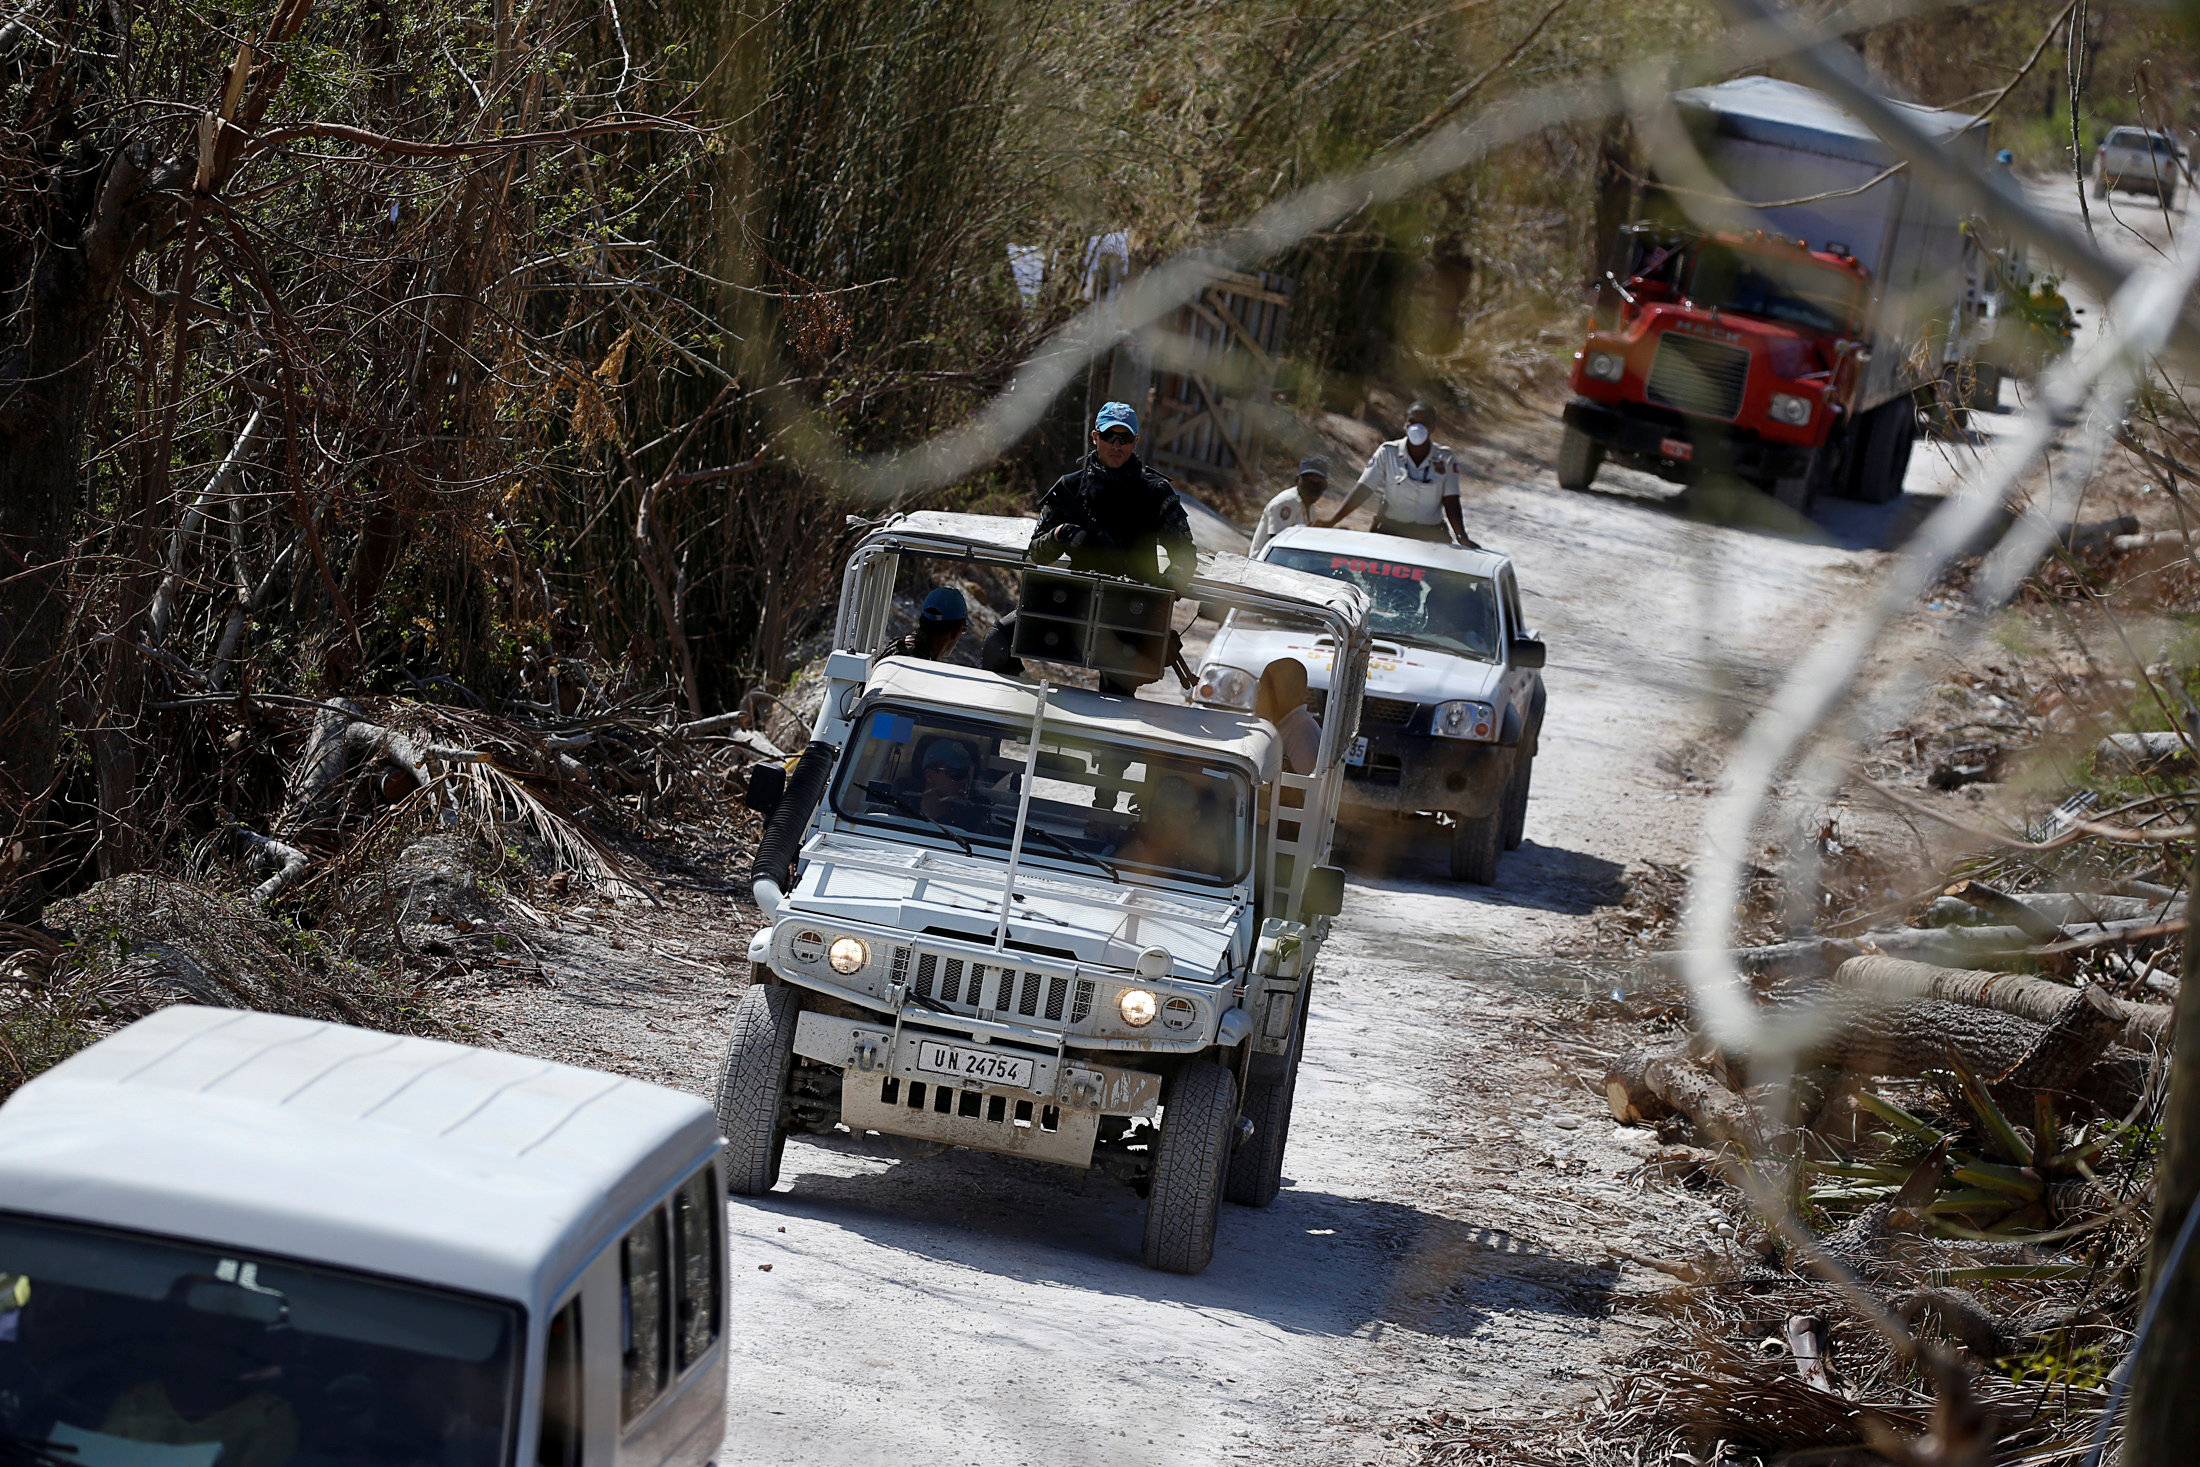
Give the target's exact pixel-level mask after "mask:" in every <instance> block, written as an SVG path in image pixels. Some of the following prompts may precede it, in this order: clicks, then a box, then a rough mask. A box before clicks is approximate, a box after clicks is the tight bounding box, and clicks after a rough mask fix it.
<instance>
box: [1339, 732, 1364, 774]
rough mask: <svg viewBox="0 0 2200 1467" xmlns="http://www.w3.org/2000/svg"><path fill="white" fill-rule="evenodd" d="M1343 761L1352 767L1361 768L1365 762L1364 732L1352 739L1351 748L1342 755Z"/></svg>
mask: <svg viewBox="0 0 2200 1467" xmlns="http://www.w3.org/2000/svg"><path fill="white" fill-rule="evenodd" d="M1344 762H1345V763H1347V764H1349V765H1351V766H1352V767H1353V768H1354V769H1358V768H1361V767H1362V766H1364V765H1365V764H1366V763H1367V735H1366V734H1361V735H1360V736H1359V737H1358V738H1356V739H1354V740H1353V741H1352V749H1351V751H1350V752H1349V753H1347V754H1346V755H1345V756H1344Z"/></svg>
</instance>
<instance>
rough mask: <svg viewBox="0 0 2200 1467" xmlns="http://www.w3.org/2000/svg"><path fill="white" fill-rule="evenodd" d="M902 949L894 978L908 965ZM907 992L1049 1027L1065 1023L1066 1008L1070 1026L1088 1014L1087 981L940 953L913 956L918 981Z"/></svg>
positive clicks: (953, 1006) (1090, 991) (963, 1008)
mask: <svg viewBox="0 0 2200 1467" xmlns="http://www.w3.org/2000/svg"><path fill="white" fill-rule="evenodd" d="M905 951H906V950H905V949H902V948H896V949H895V950H894V953H895V958H894V972H895V976H896V977H897V979H898V978H899V977H900V975H901V974H902V973H903V972H904V971H906V969H907V966H908V964H907V960H906V959H905V958H904V957H903V956H902V955H903V953H904V952H905ZM909 991H910V992H911V993H914V994H915V995H916V996H917V997H919V998H927V999H930V1000H931V1001H932V1002H934V1003H936V1004H941V1005H943V1006H945V1007H947V1008H951V1009H954V1010H956V1011H957V1012H959V1013H970V1014H975V1013H978V1012H980V1011H981V1010H983V1011H987V1012H992V1013H998V1014H1002V1015H1004V1016H1005V1015H1010V1014H1013V1015H1015V1016H1016V1017H1018V1018H1022V1019H1037V1020H1041V1021H1043V1022H1046V1023H1053V1024H1059V1023H1061V1022H1063V1019H1064V1011H1065V1010H1066V1011H1067V1018H1068V1022H1070V1023H1072V1024H1081V1023H1083V1022H1084V1021H1085V1020H1086V1019H1088V1018H1090V1017H1091V1016H1092V995H1093V982H1092V980H1091V979H1090V978H1075V979H1072V978H1069V977H1066V976H1064V975H1062V974H1060V973H1033V972H1030V971H1028V970H1022V969H1018V968H1015V967H1013V966H1011V965H1009V964H1006V963H973V962H969V961H967V960H966V959H963V958H943V957H941V956H940V955H939V954H938V953H919V954H917V961H916V977H915V978H914V979H913V980H911V982H910V985H909Z"/></svg>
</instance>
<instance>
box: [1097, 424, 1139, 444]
mask: <svg viewBox="0 0 2200 1467" xmlns="http://www.w3.org/2000/svg"><path fill="white" fill-rule="evenodd" d="M1100 441H1101V442H1102V443H1136V442H1137V441H1138V435H1137V434H1136V433H1133V432H1131V431H1129V430H1128V429H1125V428H1111V429H1109V430H1108V431H1107V432H1105V433H1103V434H1101V435H1100Z"/></svg>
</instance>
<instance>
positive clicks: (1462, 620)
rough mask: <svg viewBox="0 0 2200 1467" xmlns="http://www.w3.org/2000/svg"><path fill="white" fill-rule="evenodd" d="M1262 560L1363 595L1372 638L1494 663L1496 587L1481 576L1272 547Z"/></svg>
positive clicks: (1329, 553)
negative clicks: (1368, 609) (1341, 584)
mask: <svg viewBox="0 0 2200 1467" xmlns="http://www.w3.org/2000/svg"><path fill="white" fill-rule="evenodd" d="M1262 558H1263V559H1264V560H1266V561H1267V562H1268V563H1269V564H1270V565H1282V566H1289V567H1290V568H1291V569H1292V570H1298V571H1310V572H1312V573H1313V574H1315V575H1317V576H1327V577H1329V578H1330V579H1331V580H1333V581H1350V582H1351V583H1352V584H1353V585H1355V586H1358V587H1359V588H1360V589H1361V590H1363V591H1365V592H1367V597H1368V600H1369V601H1371V602H1373V603H1374V605H1373V609H1372V611H1371V613H1370V615H1369V618H1368V623H1369V627H1370V629H1371V630H1372V631H1373V632H1374V633H1375V635H1376V636H1377V637H1380V638H1384V639H1386V640H1389V641H1394V642H1404V643H1406V644H1407V645H1408V646H1412V647H1426V648H1428V649H1429V650H1431V651H1435V652H1451V653H1456V654H1457V655H1459V656H1461V657H1472V658H1474V659H1475V660H1476V661H1478V662H1495V661H1497V588H1496V587H1495V586H1493V585H1491V584H1490V582H1489V580H1488V579H1487V578H1486V577H1483V576H1470V575H1467V574H1466V573H1464V572H1462V571H1449V570H1440V569H1438V568H1437V567H1435V566H1427V565H1407V564H1405V563H1404V562H1402V561H1392V560H1382V559H1367V558H1364V557H1361V556H1356V555H1338V554H1335V553H1333V552H1331V551H1327V550H1309V549H1306V548H1304V547H1297V546H1281V545H1279V546H1276V547H1275V548H1273V549H1271V550H1270V551H1269V552H1268V553H1267V555H1265V556H1263V557H1262Z"/></svg>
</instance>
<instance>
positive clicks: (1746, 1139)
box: [1643, 1050, 1770, 1156]
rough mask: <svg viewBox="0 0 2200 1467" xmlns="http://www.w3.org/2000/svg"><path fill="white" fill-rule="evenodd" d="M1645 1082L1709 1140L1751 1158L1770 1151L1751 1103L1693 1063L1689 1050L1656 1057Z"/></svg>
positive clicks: (1647, 1066) (1645, 1069)
mask: <svg viewBox="0 0 2200 1467" xmlns="http://www.w3.org/2000/svg"><path fill="white" fill-rule="evenodd" d="M1643 1081H1644V1083H1645V1084H1647V1085H1648V1086H1649V1088H1650V1093H1651V1094H1652V1095H1655V1096H1656V1097H1657V1098H1658V1099H1659V1100H1662V1101H1664V1102H1665V1103H1666V1104H1667V1105H1669V1106H1671V1107H1672V1108H1673V1109H1675V1110H1677V1111H1679V1112H1680V1113H1681V1114H1682V1115H1684V1116H1686V1117H1688V1121H1689V1124H1690V1125H1692V1126H1694V1127H1695V1128H1696V1130H1697V1133H1698V1134H1700V1135H1701V1136H1703V1137H1704V1138H1705V1139H1706V1140H1709V1141H1711V1142H1714V1143H1724V1144H1729V1145H1733V1146H1738V1147H1740V1148H1741V1149H1742V1150H1743V1151H1744V1152H1746V1153H1748V1154H1749V1155H1751V1156H1762V1155H1764V1154H1765V1153H1766V1151H1767V1150H1769V1149H1770V1148H1769V1147H1768V1145H1767V1139H1766V1136H1765V1131H1764V1127H1763V1126H1762V1125H1760V1124H1759V1122H1758V1120H1757V1113H1756V1111H1754V1110H1753V1109H1751V1107H1750V1104H1749V1102H1748V1101H1747V1100H1745V1099H1743V1098H1742V1097H1741V1096H1740V1095H1737V1094H1736V1093H1735V1092H1733V1091H1732V1090H1729V1089H1727V1087H1726V1085H1725V1084H1724V1083H1723V1082H1722V1081H1721V1080H1720V1079H1719V1077H1718V1076H1716V1075H1714V1074H1712V1073H1711V1072H1710V1071H1709V1070H1707V1069H1705V1068H1704V1067H1703V1066H1701V1065H1699V1064H1697V1063H1696V1062H1695V1061H1694V1060H1692V1059H1690V1058H1689V1057H1688V1055H1687V1052H1686V1051H1685V1050H1667V1051H1665V1052H1663V1053H1660V1054H1655V1055H1652V1056H1651V1057H1650V1059H1649V1061H1648V1063H1646V1064H1645V1065H1644V1066H1643Z"/></svg>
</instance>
